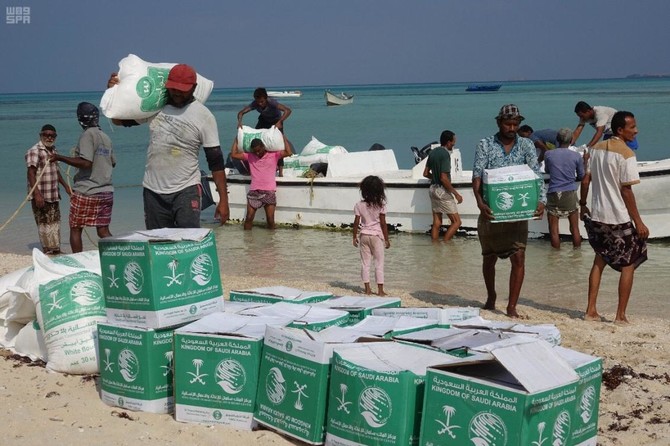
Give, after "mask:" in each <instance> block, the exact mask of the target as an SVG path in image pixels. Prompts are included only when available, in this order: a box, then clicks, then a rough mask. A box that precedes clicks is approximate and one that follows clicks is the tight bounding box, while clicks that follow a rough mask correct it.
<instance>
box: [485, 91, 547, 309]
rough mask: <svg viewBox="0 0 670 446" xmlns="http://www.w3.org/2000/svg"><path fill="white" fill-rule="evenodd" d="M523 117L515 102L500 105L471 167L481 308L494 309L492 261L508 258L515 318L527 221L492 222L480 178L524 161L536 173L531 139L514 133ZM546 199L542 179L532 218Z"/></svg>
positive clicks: (538, 215) (540, 212)
mask: <svg viewBox="0 0 670 446" xmlns="http://www.w3.org/2000/svg"><path fill="white" fill-rule="evenodd" d="M523 119H524V117H523V116H521V113H520V112H519V108H518V107H517V106H516V105H514V104H507V105H504V106H503V107H502V108H501V109H500V112H499V113H498V116H497V117H496V122H497V123H498V133H496V134H495V135H493V136H489V137H487V138H484V139H482V140H481V141H480V142H479V145H478V146H477V150H476V152H475V162H474V167H473V169H472V188H473V190H474V194H475V199H476V200H477V207H478V208H479V211H480V215H479V220H478V222H477V234H478V236H479V243H480V245H481V247H482V256H483V263H482V273H483V275H484V283H485V284H486V294H487V297H486V303H485V304H484V307H483V308H484V309H485V310H495V308H496V298H497V295H496V288H495V275H496V270H495V266H496V262H497V261H498V258H501V259H505V258H509V259H510V261H511V263H512V270H511V272H510V279H509V301H508V303H507V315H508V316H509V317H514V318H517V317H519V314H518V313H517V311H516V304H517V301H518V300H519V294H520V293H521V286H522V285H523V279H524V274H525V262H526V241H527V240H528V221H527V220H523V221H515V222H498V223H494V215H493V211H491V208H490V207H489V205H488V203H487V202H486V201H485V200H484V196H483V194H482V177H483V175H484V169H496V168H500V167H507V166H518V165H523V164H527V165H528V167H530V168H531V169H532V170H533V171H534V172H535V173H536V174H537V175H540V166H539V164H538V162H537V154H536V152H535V146H534V145H533V142H532V141H531V140H530V139H528V138H522V137H519V136H517V134H516V132H517V130H518V128H519V124H520V123H521V121H523ZM546 202H547V196H546V186H545V185H544V182H542V184H541V190H540V199H539V200H538V204H537V209H536V210H535V214H534V217H535V218H539V219H541V218H542V215H543V214H544V206H545V203H546Z"/></svg>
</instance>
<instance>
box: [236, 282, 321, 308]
mask: <svg viewBox="0 0 670 446" xmlns="http://www.w3.org/2000/svg"><path fill="white" fill-rule="evenodd" d="M331 297H333V293H329V292H327V291H304V290H299V289H297V288H291V287H286V286H269V287H261V288H252V289H250V290H231V291H230V300H231V301H234V302H258V303H268V304H273V303H277V302H287V303H295V304H311V303H314V302H321V301H323V300H326V299H330V298H331Z"/></svg>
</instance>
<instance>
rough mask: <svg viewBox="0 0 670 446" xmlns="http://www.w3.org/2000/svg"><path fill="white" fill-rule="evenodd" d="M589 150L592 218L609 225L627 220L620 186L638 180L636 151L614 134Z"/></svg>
mask: <svg viewBox="0 0 670 446" xmlns="http://www.w3.org/2000/svg"><path fill="white" fill-rule="evenodd" d="M590 153H591V156H590V158H589V162H588V171H589V172H591V185H592V190H593V193H592V198H591V218H592V219H593V220H595V221H599V222H601V223H606V224H609V225H617V224H621V223H627V222H629V221H630V215H629V214H628V209H627V208H626V204H625V203H624V201H623V198H622V196H621V186H629V185H632V184H637V183H639V182H640V175H639V173H638V171H637V159H636V158H635V152H633V151H632V150H631V149H630V148H629V147H628V146H627V145H626V143H625V142H623V141H622V140H621V139H619V138H616V137H614V138H612V139H608V140H607V141H601V142H599V143H598V144H596V145H595V146H593V147H592V148H591V152H590Z"/></svg>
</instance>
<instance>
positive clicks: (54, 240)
mask: <svg viewBox="0 0 670 446" xmlns="http://www.w3.org/2000/svg"><path fill="white" fill-rule="evenodd" d="M32 206H33V215H34V216H35V223H36V224H37V233H38V234H39V237H40V244H41V245H42V251H44V253H46V254H58V253H59V252H60V205H59V202H58V201H54V202H49V201H47V202H45V203H44V207H41V208H38V207H37V206H36V205H35V200H32Z"/></svg>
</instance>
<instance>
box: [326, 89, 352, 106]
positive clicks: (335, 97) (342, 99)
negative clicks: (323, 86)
mask: <svg viewBox="0 0 670 446" xmlns="http://www.w3.org/2000/svg"><path fill="white" fill-rule="evenodd" d="M323 96H324V97H325V98H326V105H346V104H351V103H352V102H354V95H353V94H346V93H340V94H335V93H331V92H330V90H326V91H325V92H324V93H323Z"/></svg>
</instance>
